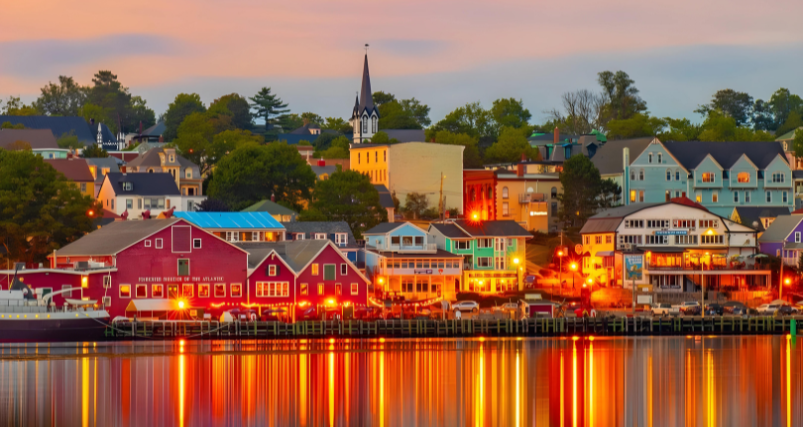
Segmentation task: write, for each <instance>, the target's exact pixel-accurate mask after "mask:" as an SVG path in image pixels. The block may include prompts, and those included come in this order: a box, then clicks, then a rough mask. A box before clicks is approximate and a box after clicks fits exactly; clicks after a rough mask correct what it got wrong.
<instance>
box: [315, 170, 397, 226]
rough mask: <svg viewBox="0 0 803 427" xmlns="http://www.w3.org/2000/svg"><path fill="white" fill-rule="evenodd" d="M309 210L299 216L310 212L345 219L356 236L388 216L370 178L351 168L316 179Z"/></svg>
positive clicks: (335, 219) (339, 219)
mask: <svg viewBox="0 0 803 427" xmlns="http://www.w3.org/2000/svg"><path fill="white" fill-rule="evenodd" d="M310 211H312V212H311V213H310V214H307V216H304V215H302V219H308V218H309V217H310V216H312V215H311V214H314V215H315V216H316V217H317V218H325V220H326V221H346V222H347V223H348V224H349V227H351V231H352V232H353V233H354V237H356V238H357V239H361V238H362V233H363V231H365V230H367V229H370V228H373V227H374V226H376V225H377V224H379V223H380V222H385V221H387V220H388V214H387V211H386V210H385V209H383V208H382V205H381V204H380V203H379V192H378V191H377V190H376V188H374V186H373V184H371V180H370V178H368V177H367V176H366V175H363V174H361V173H359V172H355V171H345V172H335V173H333V174H332V175H331V176H330V177H329V179H324V180H319V181H317V182H316V183H315V190H314V191H313V193H312V203H311V204H310ZM318 213H319V214H320V215H318Z"/></svg>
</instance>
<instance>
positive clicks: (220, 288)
mask: <svg viewBox="0 0 803 427" xmlns="http://www.w3.org/2000/svg"><path fill="white" fill-rule="evenodd" d="M225 297H226V284H225V283H215V298H225Z"/></svg>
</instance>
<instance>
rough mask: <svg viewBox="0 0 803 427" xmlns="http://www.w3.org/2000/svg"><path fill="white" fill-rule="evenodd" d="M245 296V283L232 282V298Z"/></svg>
mask: <svg viewBox="0 0 803 427" xmlns="http://www.w3.org/2000/svg"><path fill="white" fill-rule="evenodd" d="M242 296H243V285H241V284H239V283H232V284H231V297H232V298H240V297H242Z"/></svg>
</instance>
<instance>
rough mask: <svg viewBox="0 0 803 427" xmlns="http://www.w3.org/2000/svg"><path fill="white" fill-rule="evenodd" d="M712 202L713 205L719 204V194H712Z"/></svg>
mask: <svg viewBox="0 0 803 427" xmlns="http://www.w3.org/2000/svg"><path fill="white" fill-rule="evenodd" d="M711 202H713V203H717V202H719V194H718V193H717V192H716V191H714V192H713V193H711Z"/></svg>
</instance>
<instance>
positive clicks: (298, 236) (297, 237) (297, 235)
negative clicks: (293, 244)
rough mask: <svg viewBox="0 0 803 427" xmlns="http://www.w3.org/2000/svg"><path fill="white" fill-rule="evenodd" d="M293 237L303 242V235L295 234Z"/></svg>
mask: <svg viewBox="0 0 803 427" xmlns="http://www.w3.org/2000/svg"><path fill="white" fill-rule="evenodd" d="M293 236H294V237H295V239H296V240H304V233H296V234H294V235H293Z"/></svg>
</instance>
